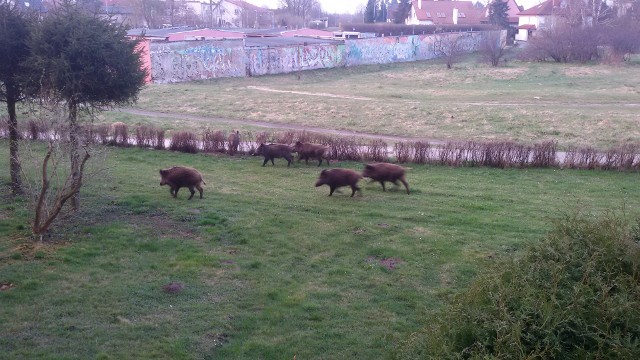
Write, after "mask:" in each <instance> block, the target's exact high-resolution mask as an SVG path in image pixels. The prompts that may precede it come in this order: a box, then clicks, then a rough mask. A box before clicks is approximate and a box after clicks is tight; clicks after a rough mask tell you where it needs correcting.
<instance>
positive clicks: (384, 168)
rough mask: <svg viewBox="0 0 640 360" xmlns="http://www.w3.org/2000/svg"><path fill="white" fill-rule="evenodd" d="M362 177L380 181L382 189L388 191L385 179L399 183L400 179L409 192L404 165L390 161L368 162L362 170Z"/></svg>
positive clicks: (395, 183)
mask: <svg viewBox="0 0 640 360" xmlns="http://www.w3.org/2000/svg"><path fill="white" fill-rule="evenodd" d="M362 177H368V178H370V179H371V182H374V181H378V182H379V183H380V184H381V185H382V191H387V189H385V187H384V182H385V181H390V182H392V183H393V184H394V185H398V180H400V182H401V183H402V184H404V187H405V189H407V195H408V194H409V184H407V180H406V179H405V177H404V168H403V167H402V166H399V165H396V164H389V163H377V164H367V165H366V166H365V167H364V171H363V172H362Z"/></svg>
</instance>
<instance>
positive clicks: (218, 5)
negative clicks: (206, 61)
mask: <svg viewBox="0 0 640 360" xmlns="http://www.w3.org/2000/svg"><path fill="white" fill-rule="evenodd" d="M185 3H186V4H187V6H188V7H189V8H190V9H192V10H193V12H194V13H195V14H196V15H198V16H200V18H201V19H202V22H203V23H204V24H205V25H206V26H210V27H234V28H254V29H265V28H271V27H273V26H274V21H275V17H274V12H273V10H270V9H265V8H261V7H259V6H255V5H253V4H250V3H248V2H246V1H243V0H186V2H185Z"/></svg>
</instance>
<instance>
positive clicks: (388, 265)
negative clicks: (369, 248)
mask: <svg viewBox="0 0 640 360" xmlns="http://www.w3.org/2000/svg"><path fill="white" fill-rule="evenodd" d="M366 261H367V262H368V263H376V264H378V265H380V266H382V267H384V268H385V269H387V270H395V269H396V268H397V267H398V265H400V264H402V260H401V259H399V258H378V257H376V256H369V257H368V258H367V260H366Z"/></svg>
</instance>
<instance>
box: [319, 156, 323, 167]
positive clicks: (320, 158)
mask: <svg viewBox="0 0 640 360" xmlns="http://www.w3.org/2000/svg"><path fill="white" fill-rule="evenodd" d="M318 160H320V162H319V163H318V166H320V165H322V157H319V158H318Z"/></svg>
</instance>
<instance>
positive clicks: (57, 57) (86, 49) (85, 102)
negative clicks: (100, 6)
mask: <svg viewBox="0 0 640 360" xmlns="http://www.w3.org/2000/svg"><path fill="white" fill-rule="evenodd" d="M126 35H127V31H126V28H125V27H124V26H122V25H119V24H115V23H112V22H111V21H110V20H109V19H105V18H101V17H99V16H98V15H96V14H91V13H88V12H87V11H85V10H83V9H82V8H80V7H78V6H75V5H74V4H73V3H70V2H68V3H67V2H66V3H63V4H60V5H59V7H58V8H56V9H55V10H54V11H52V12H51V13H49V14H48V15H47V16H46V17H45V18H44V20H43V21H42V23H41V24H40V25H39V26H38V31H37V32H36V33H35V34H34V36H33V41H32V42H31V49H32V52H33V56H32V58H31V59H30V61H29V66H31V67H33V71H34V72H37V73H38V74H40V75H41V76H40V77H39V81H38V85H39V87H40V88H41V94H43V96H46V97H48V98H49V99H52V100H55V101H57V102H58V104H61V105H63V106H65V107H66V110H67V113H68V115H67V121H68V124H67V125H68V134H69V135H68V136H69V144H70V146H69V147H70V149H69V153H70V157H71V174H72V176H73V179H72V185H75V184H76V183H78V184H79V183H80V179H81V176H82V173H81V169H80V165H81V160H80V154H79V152H80V145H81V144H80V125H79V123H78V121H79V120H78V116H79V112H82V111H83V110H87V111H101V110H103V109H105V108H107V107H110V106H116V105H125V104H129V103H130V102H132V101H134V100H135V99H136V97H137V94H138V93H139V92H140V90H141V89H142V86H143V85H144V79H145V76H146V73H145V71H144V70H142V67H141V60H140V54H139V52H138V51H136V46H137V43H135V42H133V41H130V40H128V39H127V37H126ZM71 204H72V206H73V208H74V209H77V208H78V207H79V198H78V197H77V193H76V195H74V197H73V198H72V199H71Z"/></svg>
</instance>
